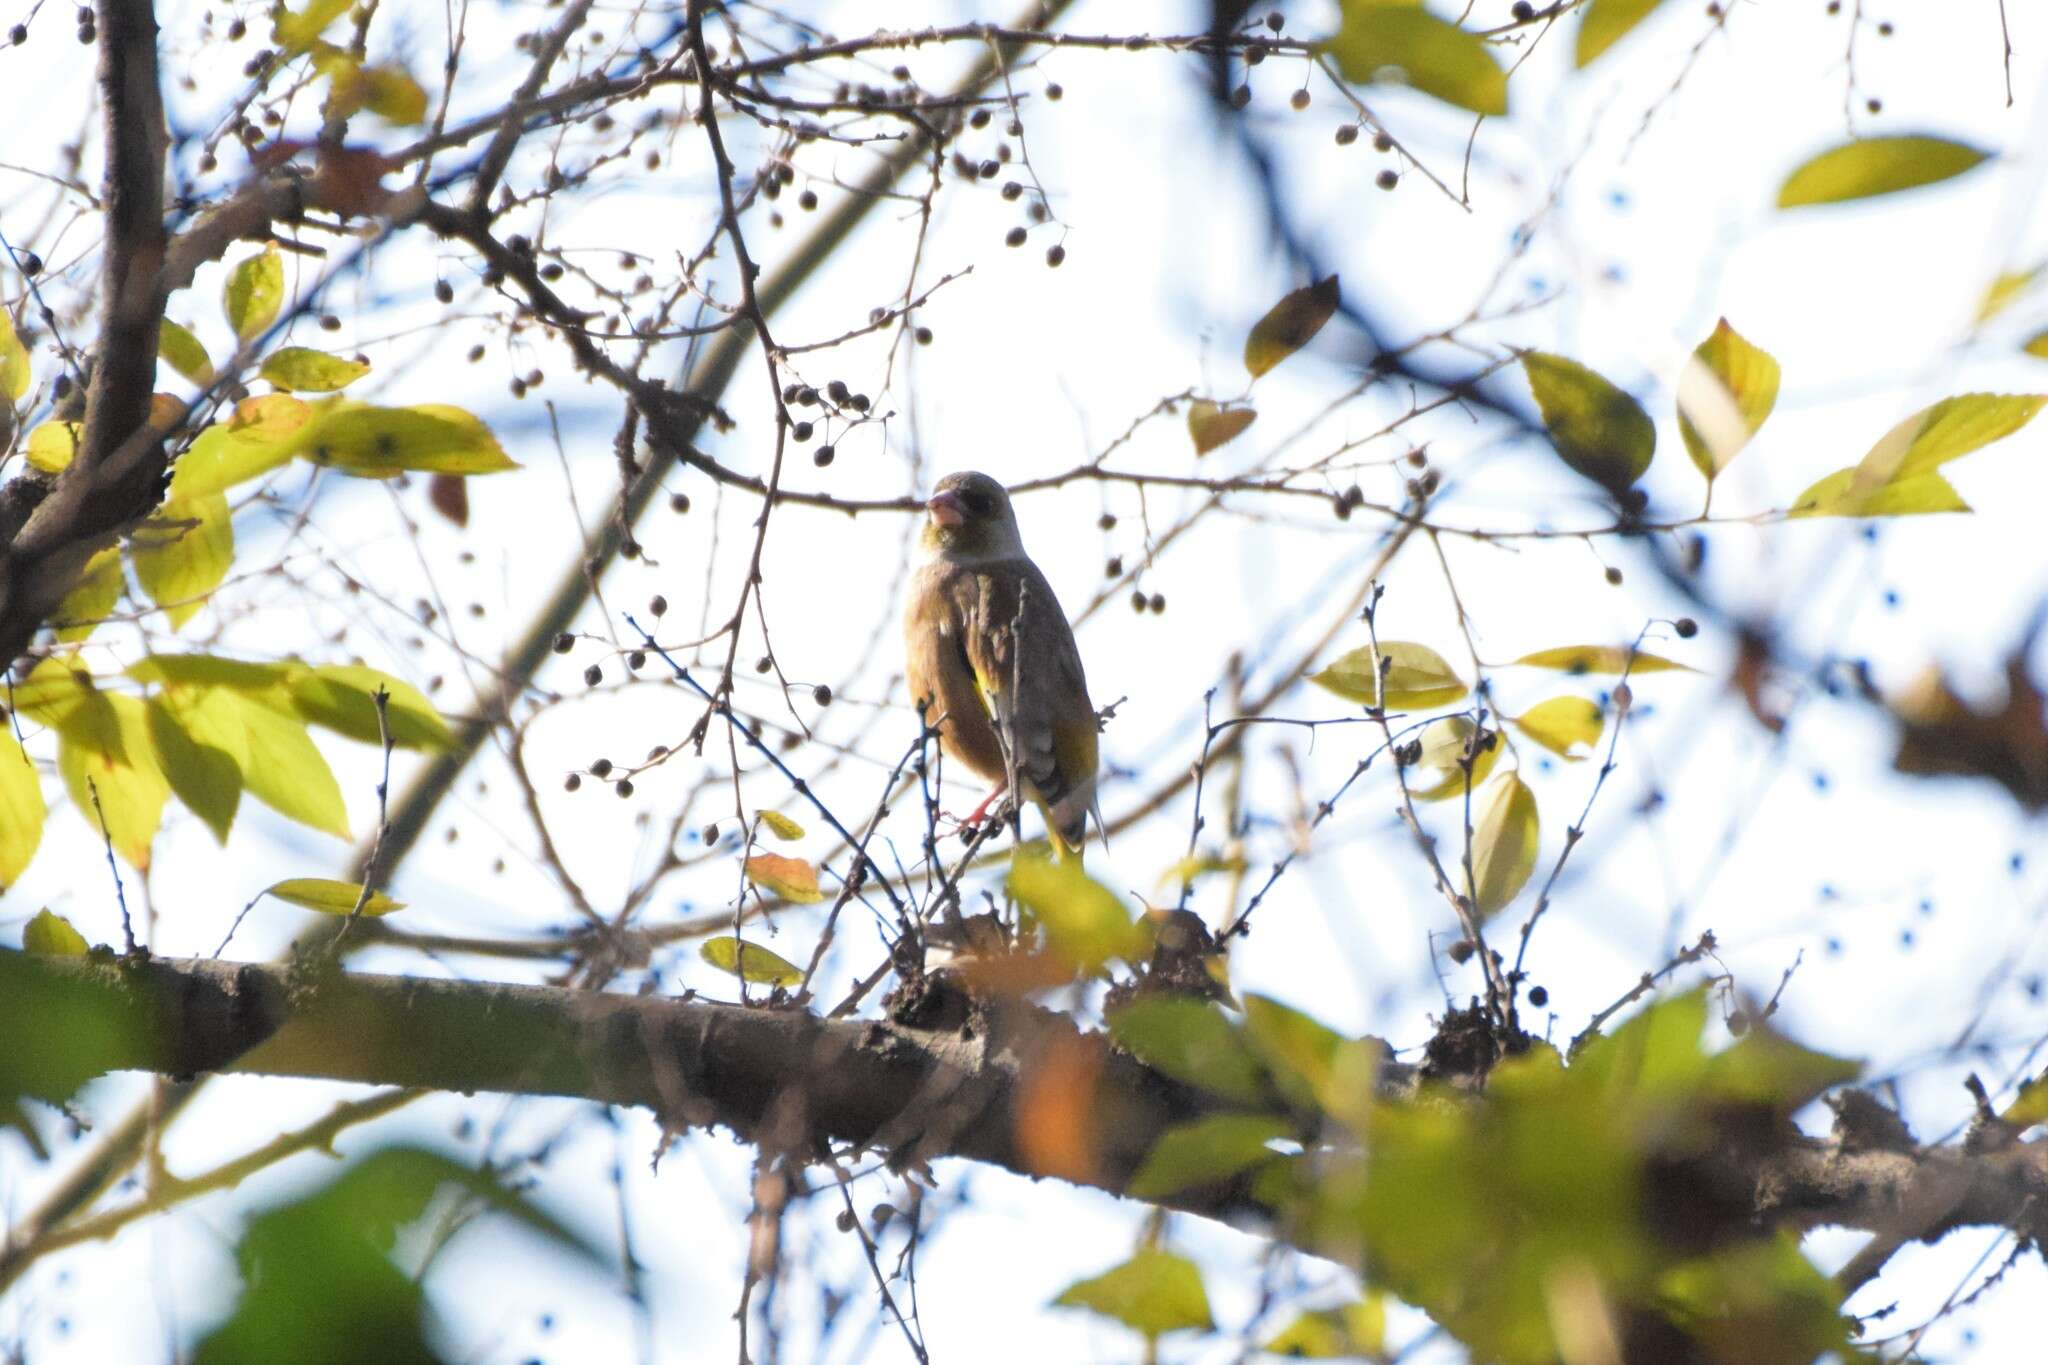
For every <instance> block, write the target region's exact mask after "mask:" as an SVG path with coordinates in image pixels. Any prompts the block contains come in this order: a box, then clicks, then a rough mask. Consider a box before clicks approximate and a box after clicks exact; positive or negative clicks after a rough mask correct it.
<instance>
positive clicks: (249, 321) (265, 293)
mask: <svg viewBox="0 0 2048 1365" xmlns="http://www.w3.org/2000/svg"><path fill="white" fill-rule="evenodd" d="M283 307H284V258H283V257H281V256H279V255H278V254H277V246H276V245H275V244H274V243H273V244H270V245H267V246H265V247H264V248H263V250H261V251H259V252H257V253H256V254H255V255H253V256H244V257H243V258H242V259H241V260H240V261H237V262H236V263H235V266H234V268H233V269H231V270H229V271H228V282H227V286H226V288H225V289H224V290H223V291H222V294H221V308H222V310H223V311H224V312H225V313H226V314H227V317H228V326H230V327H232V328H234V329H235V339H236V340H237V341H240V342H242V343H243V344H244V345H247V344H248V343H249V342H250V341H252V340H254V339H255V338H257V337H259V336H261V335H263V333H264V332H265V331H267V330H268V329H269V327H270V324H271V323H273V322H276V321H277V315H278V313H279V311H281V310H282V309H283Z"/></svg>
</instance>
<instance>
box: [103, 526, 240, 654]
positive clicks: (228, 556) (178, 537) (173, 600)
mask: <svg viewBox="0 0 2048 1365" xmlns="http://www.w3.org/2000/svg"><path fill="white" fill-rule="evenodd" d="M128 558H129V562H130V563H131V564H133V565H134V566H135V581H136V582H137V583H140V584H141V585H142V590H143V591H144V592H146V593H148V594H149V600H150V601H152V602H154V603H156V604H157V605H158V606H159V607H162V608H163V609H164V613H165V615H167V616H168V617H170V621H171V629H173V630H176V629H177V628H178V627H180V626H182V625H184V624H185V622H186V621H188V620H190V619H191V618H192V615H193V614H194V613H195V612H197V611H198V610H199V608H200V607H202V606H204V605H205V603H206V599H207V597H208V596H209V595H210V594H211V593H212V592H213V590H214V589H215V588H217V587H219V586H220V584H221V580H222V579H224V578H226V577H227V576H228V569H229V568H230V567H231V566H232V565H233V564H234V562H235V528H234V525H233V523H232V521H231V520H230V518H229V514H228V500H227V495H226V494H224V493H207V494H202V495H201V496H199V497H196V498H173V499H171V500H170V501H169V502H166V503H165V504H164V505H163V506H162V507H160V508H158V509H157V512H156V515H155V516H153V517H151V518H150V519H149V520H148V521H147V522H144V523H143V524H142V526H140V527H138V528H137V529H136V531H135V535H134V538H133V541H132V543H131V545H130V547H129V554H128Z"/></svg>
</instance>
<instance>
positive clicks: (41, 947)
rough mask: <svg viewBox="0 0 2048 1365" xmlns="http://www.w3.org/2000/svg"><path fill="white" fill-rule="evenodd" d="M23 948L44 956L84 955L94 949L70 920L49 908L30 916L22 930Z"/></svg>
mask: <svg viewBox="0 0 2048 1365" xmlns="http://www.w3.org/2000/svg"><path fill="white" fill-rule="evenodd" d="M21 948H22V951H23V952H27V953H39V954H41V955H42V956H44V957H84V956H85V955H86V954H87V953H89V952H91V951H92V945H91V944H89V943H87V942H86V941H85V935H84V934H81V933H79V932H78V931H77V930H76V929H74V928H72V927H71V921H70V920H68V919H65V918H64V917H63V916H62V915H53V914H51V913H50V912H49V911H48V910H38V911H36V912H35V914H33V915H31V916H29V921H28V924H27V925H26V926H24V927H23V929H22V931H21Z"/></svg>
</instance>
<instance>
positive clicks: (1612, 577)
mask: <svg viewBox="0 0 2048 1365" xmlns="http://www.w3.org/2000/svg"><path fill="white" fill-rule="evenodd" d="M1607 581H1608V582H1609V583H1612V584H1613V585H1614V586H1616V587H1617V588H1618V587H1620V586H1621V570H1620V569H1617V568H1616V567H1614V565H1612V564H1609V565H1608V566H1607Z"/></svg>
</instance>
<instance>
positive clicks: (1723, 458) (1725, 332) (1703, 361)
mask: <svg viewBox="0 0 2048 1365" xmlns="http://www.w3.org/2000/svg"><path fill="white" fill-rule="evenodd" d="M1778 379H1779V371H1778V362H1777V361H1776V360H1775V359H1773V358H1772V356H1771V354H1770V353H1769V352H1768V351H1764V350H1760V349H1758V348H1757V347H1755V346H1752V345H1751V344H1750V343H1749V342H1748V341H1747V340H1746V339H1744V338H1743V336H1742V335H1741V334H1740V333H1739V332H1737V331H1736V330H1735V329H1734V328H1733V327H1730V326H1729V325H1728V319H1726V318H1722V319H1721V321H1720V322H1719V323H1717V324H1716V325H1715V327H1714V331H1713V335H1711V336H1709V337H1708V338H1707V339H1706V340H1705V341H1702V342H1701V343H1700V344H1699V345H1698V346H1697V347H1696V348H1695V349H1694V350H1693V353H1692V359H1691V360H1689V361H1687V362H1686V366H1685V369H1684V371H1683V372H1681V373H1680V375H1679V377H1678V434H1679V435H1680V436H1682V437H1683V438H1684V439H1685V450H1686V453H1687V454H1688V455H1690V456H1692V462H1693V465H1694V466H1695V467H1696V468H1697V469H1698V470H1699V471H1700V473H1702V474H1704V475H1706V476H1707V478H1708V479H1709V480H1710V481H1711V480H1712V479H1713V478H1714V477H1715V476H1716V475H1718V474H1719V473H1720V472H1721V471H1722V470H1724V469H1726V468H1727V467H1728V462H1729V461H1730V460H1733V459H1734V458H1735V457H1736V456H1737V455H1739V454H1741V453H1742V448H1743V447H1744V446H1746V445H1748V444H1749V440H1750V438H1751V437H1752V436H1755V435H1756V433H1757V428H1759V427H1761V426H1762V425H1763V424H1764V419H1765V418H1766V417H1769V416H1770V415H1771V409H1772V408H1774V407H1776V406H1777V403H1778Z"/></svg>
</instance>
